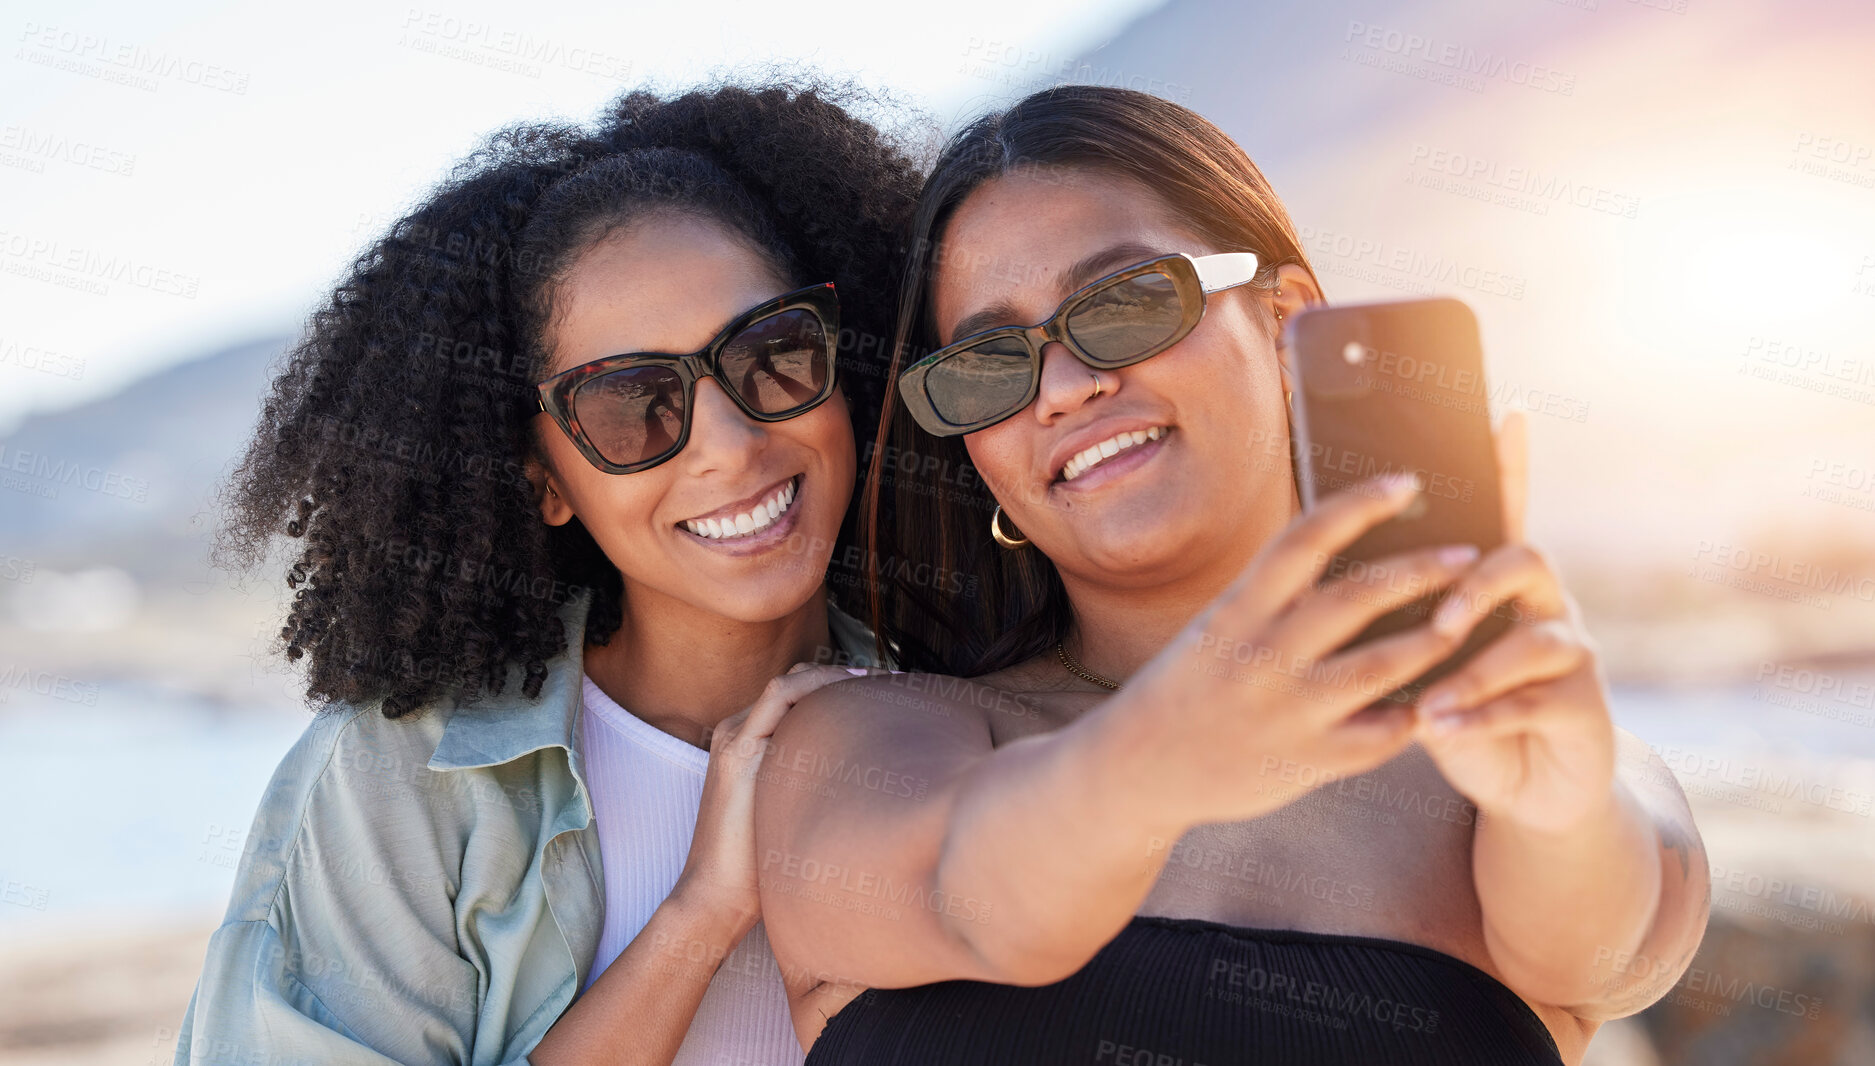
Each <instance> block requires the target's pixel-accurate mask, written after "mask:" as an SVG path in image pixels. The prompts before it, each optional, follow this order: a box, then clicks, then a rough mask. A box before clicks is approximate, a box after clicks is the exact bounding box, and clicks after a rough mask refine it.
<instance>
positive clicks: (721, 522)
mask: <svg viewBox="0 0 1875 1066" xmlns="http://www.w3.org/2000/svg"><path fill="white" fill-rule="evenodd" d="M800 486H801V475H799V474H796V475H795V476H794V477H791V478H789V479H788V480H787V481H786V482H785V483H783V484H782V486H781V487H780V488H778V489H776V490H775V491H774V492H771V493H769V494H768V498H767V499H764V500H762V501H761V502H760V503H757V504H756V505H755V506H753V507H751V508H749V509H748V510H746V511H743V512H741V513H740V514H735V515H720V516H716V517H713V518H686V519H684V520H683V521H682V522H679V523H677V526H678V528H680V529H682V530H684V531H686V532H689V533H694V534H695V535H697V536H699V537H702V538H703V539H705V540H725V541H733V540H738V539H740V538H743V537H752V536H755V535H756V534H758V533H760V532H762V531H763V530H765V529H767V528H768V527H769V526H772V525H774V524H775V523H776V522H779V521H781V518H782V516H783V515H786V514H787V513H788V512H789V511H790V510H792V509H793V507H794V500H795V496H796V494H797V493H798V492H799V491H800Z"/></svg>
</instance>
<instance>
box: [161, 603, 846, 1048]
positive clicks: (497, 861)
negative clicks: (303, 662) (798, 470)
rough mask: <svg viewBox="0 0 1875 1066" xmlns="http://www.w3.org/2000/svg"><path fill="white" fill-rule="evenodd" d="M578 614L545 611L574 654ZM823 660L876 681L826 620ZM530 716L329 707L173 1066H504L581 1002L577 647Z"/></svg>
mask: <svg viewBox="0 0 1875 1066" xmlns="http://www.w3.org/2000/svg"><path fill="white" fill-rule="evenodd" d="M589 602H590V593H583V594H581V595H579V596H577V597H575V598H573V599H571V600H569V601H568V602H567V603H566V604H564V605H563V606H562V608H561V611H560V617H561V618H562V619H563V620H564V621H565V622H566V624H567V629H566V632H567V633H568V634H569V635H583V634H584V633H585V622H586V611H587V607H588V604H589ZM828 613H829V619H828V625H829V628H830V629H831V631H832V635H833V641H834V643H835V644H836V645H837V646H838V648H839V649H840V651H841V652H842V653H843V655H842V657H841V661H847V660H848V659H850V660H851V661H853V662H856V663H858V664H860V665H876V663H875V661H874V659H873V656H872V634H871V632H870V631H868V630H867V629H866V627H865V626H864V625H862V624H860V623H859V622H857V621H855V620H854V619H853V618H851V617H850V616H848V615H846V614H844V613H842V612H841V611H839V610H838V609H837V608H833V607H832V606H831V604H830V605H829V612H828ZM568 643H569V647H568V648H567V650H566V651H564V652H562V653H561V654H560V655H559V656H557V657H555V658H554V659H553V660H551V661H549V662H548V663H547V677H546V680H545V683H544V684H543V685H542V686H541V691H540V697H539V698H538V699H528V698H527V697H525V696H523V695H522V694H521V692H520V683H519V676H520V669H519V667H511V668H510V676H509V680H508V684H507V686H506V688H504V690H503V692H502V694H501V695H499V696H494V697H486V698H484V699H482V700H480V701H478V702H474V703H469V704H461V705H458V704H457V703H456V702H455V701H454V700H444V701H442V702H441V703H440V704H439V705H437V706H434V707H431V708H428V709H426V711H425V713H423V714H422V715H421V716H420V717H405V718H400V719H396V720H391V719H387V718H385V717H384V716H383V715H382V714H381V713H379V708H380V703H379V702H377V701H374V702H373V703H371V704H370V705H368V706H364V707H358V706H353V705H347V704H339V705H337V706H336V707H335V708H333V709H332V710H331V711H329V712H327V713H324V714H321V715H320V716H318V717H317V718H316V719H315V720H314V721H313V722H312V724H311V725H310V726H308V727H307V729H306V732H305V734H304V735H302V736H301V737H300V739H299V741H298V742H297V743H295V744H294V745H293V747H292V749H291V750H290V751H288V752H287V755H286V758H285V759H284V760H282V762H281V763H280V768H279V769H278V770H277V771H275V772H274V776H273V780H272V782H271V783H270V784H269V785H268V786H267V791H266V793H265V794H264V795H263V796H262V798H261V803H260V810H259V811H258V813H256V814H255V816H254V826H253V830H252V832H251V833H250V835H249V838H248V846H247V849H246V851H245V852H244V853H243V854H242V856H241V863H240V866H239V867H238V869H237V870H236V872H235V883H234V892H233V895H232V898H231V899H230V900H229V902H228V912H227V915H226V916H225V917H224V918H223V919H222V924H221V927H220V928H218V929H216V930H215V933H214V935H213V937H211V938H210V940H209V944H208V958H207V962H206V964H205V965H204V966H203V969H202V977H201V980H200V982H199V983H198V984H197V985H196V988H195V994H194V995H193V996H192V997H191V998H190V1000H189V1010H188V1013H187V1014H186V1015H184V1017H183V1021H182V1031H181V1038H180V1040H179V1041H178V1043H177V1045H176V1060H175V1061H176V1063H177V1066H183V1064H186V1063H251V1064H254V1066H289V1064H297V1063H306V1064H308V1066H310V1064H315V1063H316V1064H327V1066H329V1064H353V1063H358V1064H363V1063H391V1062H395V1063H475V1064H489V1066H493V1064H498V1063H524V1062H526V1061H527V1058H526V1056H527V1054H528V1052H530V1051H531V1050H533V1048H534V1046H535V1045H536V1044H538V1043H539V1042H540V1039H541V1037H542V1036H544V1035H545V1034H546V1032H547V1030H548V1029H549V1028H550V1027H551V1026H552V1025H553V1023H554V1021H555V1020H556V1019H558V1018H559V1017H560V1014H561V1013H562V1012H563V1011H564V1010H565V1009H566V1008H567V1006H568V1005H569V1004H570V1003H572V1001H573V997H574V994H575V993H576V992H577V991H578V990H579V989H580V988H581V987H582V986H583V985H584V983H585V980H586V975H587V971H588V969H589V968H590V967H591V965H592V959H593V954H594V952H595V951H596V950H597V948H598V942H599V932H600V928H601V924H602V922H601V918H602V917H603V915H602V911H603V902H602V901H603V900H604V898H605V897H604V885H603V881H602V879H601V878H602V874H601V871H600V867H599V839H598V835H597V832H596V830H595V828H594V825H593V816H592V803H591V800H590V798H589V796H588V794H587V791H586V784H585V778H584V774H583V772H582V766H581V762H580V751H579V743H578V742H579V736H580V725H579V717H580V714H581V712H582V710H583V707H582V703H583V701H582V699H581V678H582V676H583V667H582V665H581V657H582V653H583V650H584V647H583V644H584V642H583V640H582V639H579V637H578V636H573V637H572V639H569V642H568Z"/></svg>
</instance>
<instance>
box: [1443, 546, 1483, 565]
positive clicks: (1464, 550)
mask: <svg viewBox="0 0 1875 1066" xmlns="http://www.w3.org/2000/svg"><path fill="white" fill-rule="evenodd" d="M1477 557H1478V546H1477V545H1476V544H1449V545H1447V546H1445V547H1443V548H1440V549H1439V565H1441V566H1464V565H1465V564H1466V563H1468V562H1471V561H1472V560H1473V559H1476V558H1477Z"/></svg>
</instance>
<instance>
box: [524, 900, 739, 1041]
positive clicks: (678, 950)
mask: <svg viewBox="0 0 1875 1066" xmlns="http://www.w3.org/2000/svg"><path fill="white" fill-rule="evenodd" d="M754 924H755V923H754V918H753V916H752V915H748V914H743V913H736V912H733V911H728V910H725V909H722V908H713V907H710V906H708V905H707V904H692V903H688V902H685V901H682V900H679V899H678V897H677V896H676V895H675V894H673V895H672V896H671V897H670V898H668V899H666V900H665V901H664V902H663V903H661V904H659V905H658V909H657V910H656V911H654V912H652V915H651V920H650V921H649V922H646V923H645V927H644V928H643V929H642V930H640V931H639V933H638V935H637V936H636V937H634V938H633V939H632V942H631V943H630V944H628V945H627V946H626V948H625V950H624V951H622V952H620V953H619V956H618V958H616V959H614V960H612V964H611V965H610V966H608V967H606V971H605V972H604V973H602V974H600V975H599V979H598V980H597V981H594V982H593V983H592V987H591V988H589V989H587V990H586V993H585V994H584V995H582V996H580V997H579V999H577V1000H575V1001H574V1003H573V1005H572V1006H571V1007H569V1008H568V1009H567V1012H566V1013H565V1014H562V1015H561V1016H560V1020H559V1021H556V1022H554V1024H553V1028H552V1029H550V1030H548V1032H547V1035H546V1036H545V1037H543V1038H542V1039H541V1042H540V1044H539V1045H538V1046H536V1047H535V1048H534V1051H533V1052H532V1053H531V1054H530V1055H529V1056H528V1061H529V1062H531V1063H533V1064H534V1066H558V1064H561V1063H587V1062H591V1063H599V1062H604V1063H611V1064H618V1066H670V1063H671V1060H673V1059H675V1058H676V1057H677V1049H678V1048H679V1047H680V1046H682V1044H683V1042H684V1034H685V1033H687V1032H689V1030H690V1023H691V1021H692V1020H693V1019H695V1017H696V1013H697V1005H698V1004H699V1003H701V1002H702V1001H703V994H704V992H706V991H708V990H709V987H710V979H711V978H713V977H715V976H716V970H717V968H718V967H719V966H721V965H722V961H723V957H724V956H725V955H727V954H728V953H729V951H730V950H731V949H733V948H734V947H735V946H736V945H737V944H738V943H740V942H741V941H742V938H743V937H744V936H746V935H747V934H748V931H749V928H750V927H751V926H753V925H754Z"/></svg>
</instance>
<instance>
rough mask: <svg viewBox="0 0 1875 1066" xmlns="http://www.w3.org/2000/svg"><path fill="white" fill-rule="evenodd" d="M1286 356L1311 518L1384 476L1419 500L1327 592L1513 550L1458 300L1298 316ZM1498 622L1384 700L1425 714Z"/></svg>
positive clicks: (1476, 355) (1354, 547)
mask: <svg viewBox="0 0 1875 1066" xmlns="http://www.w3.org/2000/svg"><path fill="white" fill-rule="evenodd" d="M1288 347H1289V350H1290V352H1291V353H1292V356H1293V366H1294V371H1295V375H1296V379H1297V383H1298V386H1299V387H1298V388H1297V390H1296V395H1295V400H1294V403H1295V408H1294V411H1293V431H1292V435H1291V441H1292V444H1293V448H1294V454H1293V458H1294V462H1295V471H1296V487H1297V491H1298V493H1299V495H1300V496H1301V499H1302V507H1303V510H1304V511H1311V510H1313V509H1314V508H1315V507H1316V506H1317V505H1318V503H1319V501H1320V500H1321V498H1322V497H1324V496H1326V495H1328V494H1330V493H1333V492H1336V491H1339V490H1341V489H1344V488H1347V487H1349V486H1352V485H1355V484H1357V483H1360V482H1362V481H1365V480H1367V479H1369V478H1372V477H1375V476H1377V475H1381V474H1388V473H1396V472H1411V473H1414V474H1417V475H1418V476H1419V478H1420V482H1421V485H1422V486H1423V488H1422V491H1421V493H1420V496H1419V498H1418V499H1417V500H1415V501H1414V502H1413V504H1412V505H1410V506H1409V507H1408V508H1407V509H1406V510H1404V511H1403V512H1401V513H1400V514H1399V515H1398V516H1396V517H1395V518H1393V519H1392V520H1390V521H1388V522H1386V523H1383V524H1382V525H1380V526H1377V527H1375V528H1374V529H1372V530H1369V531H1368V532H1367V534H1366V535H1364V536H1362V537H1361V538H1360V539H1359V540H1357V541H1356V542H1354V543H1353V544H1351V545H1349V546H1348V548H1347V549H1346V550H1345V551H1344V552H1342V553H1341V554H1339V555H1337V556H1336V557H1335V558H1334V559H1333V560H1331V561H1330V563H1329V565H1328V567H1327V569H1326V571H1325V572H1324V578H1326V579H1332V578H1335V577H1339V576H1347V575H1351V574H1356V573H1358V572H1359V571H1360V570H1361V569H1362V568H1364V567H1367V566H1369V565H1371V564H1373V562H1374V561H1375V560H1377V559H1381V558H1383V557H1386V556H1392V555H1397V554H1399V553H1401V552H1406V551H1411V550H1413V549H1416V548H1427V547H1432V546H1434V545H1439V544H1472V545H1475V546H1476V547H1477V548H1478V550H1479V551H1480V553H1489V552H1490V551H1491V550H1492V549H1494V548H1497V547H1499V546H1500V545H1502V544H1503V543H1504V541H1505V530H1504V511H1503V499H1502V496H1501V490H1502V486H1501V484H1500V474H1499V469H1498V463H1497V453H1496V446H1495V444H1494V442H1493V440H1492V436H1491V421H1490V410H1489V403H1488V402H1487V397H1488V393H1487V391H1486V387H1485V378H1484V356H1483V350H1482V347H1481V345H1480V343H1479V340H1478V325H1477V320H1476V318H1475V317H1474V316H1473V315H1472V313H1471V310H1470V308H1468V307H1466V306H1465V305H1464V304H1463V303H1461V302H1459V301H1457V300H1453V299H1445V298H1440V299H1429V300H1404V301H1394V302H1386V303H1370V304H1349V305H1343V306H1338V307H1320V308H1314V309H1311V310H1308V311H1304V312H1302V313H1301V314H1298V315H1296V316H1295V317H1294V318H1292V319H1291V320H1290V322H1289V326H1288ZM1444 595H1445V593H1444V592H1443V591H1439V592H1428V593H1427V595H1425V596H1423V597H1420V598H1418V599H1416V600H1414V601H1413V602H1412V603H1409V604H1408V605H1407V606H1405V607H1403V608H1401V609H1399V610H1397V611H1394V612H1392V613H1390V614H1388V615H1386V616H1384V617H1382V618H1380V619H1378V620H1376V621H1375V622H1374V623H1373V624H1372V625H1370V626H1368V627H1367V628H1366V629H1364V630H1363V631H1362V632H1361V633H1360V634H1359V635H1358V636H1356V637H1355V638H1354V640H1352V641H1350V642H1349V644H1348V647H1353V646H1355V645H1358V644H1362V643H1365V642H1367V641H1370V640H1373V639H1375V638H1377V637H1382V636H1385V635H1387V634H1390V633H1396V632H1399V631H1401V630H1404V629H1407V628H1409V627H1411V626H1413V625H1417V624H1420V623H1422V622H1424V621H1425V620H1426V619H1427V618H1428V617H1429V616H1430V615H1431V613H1432V612H1433V611H1434V610H1436V609H1437V608H1438V606H1439V605H1440V603H1441V602H1442V601H1443V599H1444ZM1508 623H1509V619H1508V612H1507V611H1494V612H1493V613H1492V615H1491V616H1490V617H1487V618H1485V619H1483V620H1482V621H1481V622H1479V624H1478V625H1477V626H1476V627H1474V628H1473V629H1472V631H1471V633H1470V634H1469V636H1468V637H1467V639H1466V640H1465V642H1464V643H1463V644H1462V645H1461V646H1460V647H1459V648H1458V650H1457V651H1456V652H1454V653H1453V654H1452V656H1451V657H1450V658H1448V659H1447V660H1445V661H1444V662H1442V663H1440V664H1439V665H1437V666H1435V667H1434V668H1433V669H1431V670H1429V671H1427V672H1426V673H1424V674H1422V675H1420V676H1419V677H1417V678H1413V679H1411V680H1410V681H1408V682H1406V683H1404V684H1402V685H1401V686H1400V687H1399V688H1397V689H1395V690H1394V691H1393V692H1390V693H1389V694H1388V695H1387V696H1386V697H1385V698H1386V699H1389V700H1392V701H1394V702H1402V703H1404V702H1414V701H1416V700H1417V699H1418V696H1419V694H1420V693H1421V692H1422V691H1423V690H1424V689H1425V687H1426V686H1427V685H1429V684H1431V683H1432V682H1434V681H1436V680H1438V679H1439V678H1441V677H1443V676H1445V675H1446V674H1449V673H1450V672H1452V671H1453V670H1455V669H1457V668H1458V667H1459V666H1460V665H1462V664H1463V663H1464V662H1465V661H1466V660H1468V659H1469V658H1470V657H1471V656H1472V655H1473V654H1475V653H1476V652H1477V651H1478V649H1480V648H1482V647H1483V646H1485V645H1486V644H1489V643H1490V642H1491V641H1492V640H1493V639H1495V638H1496V637H1497V636H1498V635H1499V634H1501V633H1502V632H1503V631H1504V629H1505V627H1506V626H1507V625H1508Z"/></svg>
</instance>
